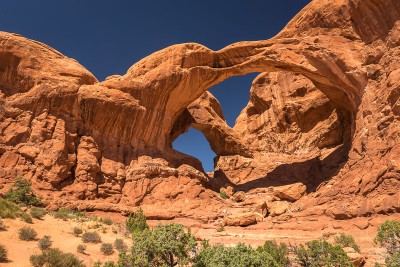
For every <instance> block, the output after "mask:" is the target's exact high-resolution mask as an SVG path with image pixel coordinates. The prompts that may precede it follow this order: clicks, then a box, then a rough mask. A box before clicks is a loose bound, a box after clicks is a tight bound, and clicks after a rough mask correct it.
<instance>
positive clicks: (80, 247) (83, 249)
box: [76, 244, 86, 254]
mask: <svg viewBox="0 0 400 267" xmlns="http://www.w3.org/2000/svg"><path fill="white" fill-rule="evenodd" d="M76 251H77V252H78V253H81V254H85V252H86V246H85V245H83V244H79V245H78V246H77V247H76Z"/></svg>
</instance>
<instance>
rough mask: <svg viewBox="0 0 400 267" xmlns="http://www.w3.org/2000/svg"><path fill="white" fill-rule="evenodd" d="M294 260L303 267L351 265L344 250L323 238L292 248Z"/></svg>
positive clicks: (340, 266) (341, 266) (342, 266)
mask: <svg viewBox="0 0 400 267" xmlns="http://www.w3.org/2000/svg"><path fill="white" fill-rule="evenodd" d="M293 251H294V254H295V255H296V260H297V262H298V263H299V264H300V266H305V267H323V266H332V267H344V266H353V264H352V263H351V262H350V258H349V257H348V256H347V254H346V252H344V250H343V249H342V248H341V247H339V246H333V245H332V244H329V243H328V242H327V241H325V240H313V241H310V242H307V243H306V244H305V246H304V245H303V244H301V245H300V246H296V247H294V248H293Z"/></svg>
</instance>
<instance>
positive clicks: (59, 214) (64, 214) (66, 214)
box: [53, 209, 71, 221]
mask: <svg viewBox="0 0 400 267" xmlns="http://www.w3.org/2000/svg"><path fill="white" fill-rule="evenodd" d="M53 216H54V218H56V219H61V220H63V221H66V220H68V219H70V218H71V214H70V211H68V210H65V209H59V210H58V211H56V212H55V213H54V214H53Z"/></svg>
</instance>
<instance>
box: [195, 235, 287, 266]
mask: <svg viewBox="0 0 400 267" xmlns="http://www.w3.org/2000/svg"><path fill="white" fill-rule="evenodd" d="M237 266H252V267H280V266H281V265H279V264H278V263H277V262H276V261H275V260H274V259H273V258H272V256H271V255H270V254H268V253H267V252H265V251H263V250H254V249H253V248H252V247H250V246H247V245H245V244H242V243H239V244H237V245H236V247H224V246H223V245H214V246H211V245H209V243H208V242H207V241H203V243H202V248H201V250H200V251H199V252H198V253H197V254H196V256H195V259H194V263H193V267H237Z"/></svg>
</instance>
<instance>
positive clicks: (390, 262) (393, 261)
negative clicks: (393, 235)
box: [385, 253, 400, 267]
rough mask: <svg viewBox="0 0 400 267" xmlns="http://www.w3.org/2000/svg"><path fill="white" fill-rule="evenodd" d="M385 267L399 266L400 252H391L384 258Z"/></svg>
mask: <svg viewBox="0 0 400 267" xmlns="http://www.w3.org/2000/svg"><path fill="white" fill-rule="evenodd" d="M385 263H386V266H387V267H399V266H400V253H395V254H392V255H390V256H388V257H386V259H385Z"/></svg>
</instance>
